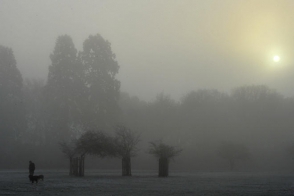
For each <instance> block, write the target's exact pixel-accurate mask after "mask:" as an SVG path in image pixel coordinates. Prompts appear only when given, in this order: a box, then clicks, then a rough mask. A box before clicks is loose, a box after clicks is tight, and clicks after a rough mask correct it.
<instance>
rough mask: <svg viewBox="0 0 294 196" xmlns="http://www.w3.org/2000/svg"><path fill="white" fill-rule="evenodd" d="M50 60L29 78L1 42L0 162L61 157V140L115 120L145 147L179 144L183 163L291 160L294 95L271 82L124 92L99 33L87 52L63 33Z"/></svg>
mask: <svg viewBox="0 0 294 196" xmlns="http://www.w3.org/2000/svg"><path fill="white" fill-rule="evenodd" d="M50 59H51V64H50V66H49V73H48V78H47V81H46V82H44V81H42V80H37V79H31V80H23V78H22V75H21V73H20V72H19V70H18V68H17V64H16V60H15V57H14V55H13V51H12V49H10V48H7V47H4V46H0V100H1V101H0V133H1V137H0V142H1V147H0V152H1V155H3V158H2V159H0V165H13V164H11V163H14V164H16V165H17V164H18V163H19V164H20V165H22V163H20V162H21V161H19V160H21V157H22V156H23V160H25V161H27V159H34V160H35V162H39V163H40V162H42V160H43V159H44V158H45V157H44V156H43V155H44V154H46V156H48V157H49V159H54V160H58V158H61V157H62V154H60V157H58V156H57V154H56V153H57V152H60V150H59V145H58V143H59V142H60V141H72V140H74V139H78V138H79V137H80V136H81V135H82V134H83V133H84V132H85V131H88V130H92V131H98V130H103V131H106V132H111V131H113V132H114V131H115V128H114V127H115V126H114V125H117V122H124V124H126V125H127V126H128V127H129V128H130V129H131V130H137V131H139V132H140V133H141V140H142V141H147V142H141V143H140V146H139V147H140V148H142V149H146V148H145V147H144V145H145V146H147V145H149V143H148V141H154V140H157V139H161V140H162V141H163V142H164V143H166V144H172V145H176V146H181V147H182V148H183V149H185V151H183V153H182V158H181V159H179V164H177V165H178V166H179V167H185V168H193V169H210V168H226V167H228V165H229V164H230V165H231V167H234V166H235V164H236V163H235V162H236V161H237V160H239V162H244V161H246V162H247V165H249V166H248V167H251V168H257V169H259V168H272V167H284V166H285V165H287V159H289V157H290V156H288V155H291V153H289V152H290V150H289V149H290V146H291V145H292V143H293V141H294V135H293V129H294V121H293V119H292V117H293V114H294V99H293V98H288V97H284V96H283V95H281V94H279V93H278V92H276V91H275V90H273V89H270V88H269V87H267V86H264V85H252V86H242V87H238V88H235V89H233V90H232V91H231V92H230V93H227V92H220V91H218V90H209V89H202V90H197V91H192V92H189V93H187V94H186V95H184V96H183V98H182V99H181V100H180V101H175V100H173V99H172V98H171V97H169V96H168V95H165V94H163V93H160V94H158V96H157V97H156V98H155V99H154V100H153V101H150V102H146V101H142V100H140V99H139V98H137V97H132V96H130V95H128V93H124V92H120V82H119V81H118V80H117V79H116V75H117V73H118V70H119V65H118V63H117V61H116V59H115V54H114V53H113V52H112V50H111V44H110V43H109V42H108V41H107V40H105V39H104V38H103V37H101V36H100V35H99V34H98V35H94V36H92V35H91V36H89V37H88V38H87V39H86V40H85V41H84V45H83V50H82V51H78V50H77V49H76V48H75V46H74V43H73V40H72V39H71V37H70V36H68V35H62V36H59V37H58V38H57V40H56V45H55V47H54V49H53V52H52V53H51V55H50ZM121 136H123V137H125V136H127V135H121ZM231 146H233V147H231ZM232 148H234V149H235V150H236V151H232V150H231V151H229V150H228V149H232ZM20 149H21V150H20ZM238 149H239V150H238ZM125 153H126V152H124V151H122V152H121V157H122V159H123V157H124V156H123V155H124V154H125ZM240 154H241V155H242V154H243V156H241V155H240ZM292 154H293V153H292ZM249 155H250V156H249ZM128 156H129V157H131V156H132V154H129V155H128ZM129 157H127V158H125V161H126V162H125V163H126V164H127V160H128V159H129ZM140 157H141V156H140ZM36 159H39V160H36ZM146 160H147V159H145V158H141V159H140V161H141V162H140V165H144V164H146V165H148V164H149V162H148V161H146ZM283 160H284V161H283ZM46 161H47V160H46ZM228 162H229V164H228ZM288 163H291V162H290V161H289V160H288ZM250 164H251V165H250ZM50 165H51V166H57V165H58V164H57V165H54V164H53V165H52V164H50ZM289 165H290V164H289ZM126 172H127V173H128V171H126Z"/></svg>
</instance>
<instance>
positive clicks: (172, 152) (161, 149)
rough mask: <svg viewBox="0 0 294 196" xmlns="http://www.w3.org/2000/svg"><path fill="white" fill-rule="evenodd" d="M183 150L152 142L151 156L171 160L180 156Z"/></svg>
mask: <svg viewBox="0 0 294 196" xmlns="http://www.w3.org/2000/svg"><path fill="white" fill-rule="evenodd" d="M181 152H182V149H180V148H177V147H175V146H170V145H167V144H164V143H162V142H161V141H160V142H150V148H149V154H152V155H154V156H155V157H156V158H159V159H160V158H164V159H171V158H174V157H175V156H178V155H179V154H180V153H181Z"/></svg>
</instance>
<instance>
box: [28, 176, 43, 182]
mask: <svg viewBox="0 0 294 196" xmlns="http://www.w3.org/2000/svg"><path fill="white" fill-rule="evenodd" d="M29 179H30V181H32V183H34V181H36V183H38V180H42V181H44V176H43V175H39V176H33V175H29Z"/></svg>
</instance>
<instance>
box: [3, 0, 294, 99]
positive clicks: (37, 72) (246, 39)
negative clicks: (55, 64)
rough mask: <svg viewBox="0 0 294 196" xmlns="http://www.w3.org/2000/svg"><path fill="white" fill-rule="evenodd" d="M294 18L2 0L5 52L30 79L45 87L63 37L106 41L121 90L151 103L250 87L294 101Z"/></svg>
mask: <svg viewBox="0 0 294 196" xmlns="http://www.w3.org/2000/svg"><path fill="white" fill-rule="evenodd" d="M293 10H294V1H292V0H291V1H290V0H289V1H284V0H252V1H249V0H80V1H78V0H50V1H49V0H13V1H11V0H0V45H4V46H8V47H10V48H12V49H13V51H14V55H15V57H16V60H17V66H18V68H19V69H20V71H21V73H22V74H23V77H24V78H32V77H34V78H44V79H46V78H47V73H48V66H49V65H50V63H51V62H50V59H49V55H50V53H52V51H53V49H54V46H55V41H56V38H57V37H58V36H59V35H63V34H68V35H70V36H71V37H72V39H73V41H74V43H75V46H76V48H77V49H78V50H82V44H83V41H84V40H85V39H86V38H87V37H88V36H89V35H90V34H92V35H94V34H97V33H99V34H101V35H102V36H103V37H104V38H105V39H107V40H109V41H110V42H111V44H112V50H113V52H114V53H115V54H116V56H117V61H118V63H119V65H120V70H119V74H118V78H119V80H120V81H121V85H122V86H121V90H122V91H127V92H129V93H130V94H131V95H137V96H138V97H140V98H141V99H145V100H152V99H153V98H154V97H155V96H156V94H157V93H160V92H164V93H166V94H169V95H171V97H172V98H174V99H178V98H180V97H181V96H182V95H183V94H185V93H187V92H189V91H191V90H197V89H200V88H214V89H219V90H221V91H228V90H230V89H232V88H233V87H238V86H241V85H251V84H265V85H268V86H269V87H271V88H275V89H277V90H278V91H279V92H281V93H283V94H285V95H291V96H292V95H294V88H293V84H294V63H293V62H294V60H293V58H294V56H293V54H294V11H293ZM274 55H279V56H280V58H281V60H280V62H278V63H274V62H273V60H272V58H273V56H274Z"/></svg>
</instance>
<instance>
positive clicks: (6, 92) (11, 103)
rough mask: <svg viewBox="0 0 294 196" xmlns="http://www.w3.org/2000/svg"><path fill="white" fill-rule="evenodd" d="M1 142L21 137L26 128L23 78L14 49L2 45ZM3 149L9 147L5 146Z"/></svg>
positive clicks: (0, 50)
mask: <svg viewBox="0 0 294 196" xmlns="http://www.w3.org/2000/svg"><path fill="white" fill-rule="evenodd" d="M0 119H1V120H0V122H1V123H0V135H1V137H0V143H1V145H2V146H4V144H5V143H10V142H13V141H16V140H18V139H20V136H21V134H22V131H24V130H26V118H25V106H24V103H23V79H22V76H21V73H20V71H19V70H18V68H17V66H16V60H15V57H14V54H13V51H12V49H10V48H7V47H5V46H1V45H0ZM3 149H7V148H4V147H3Z"/></svg>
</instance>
